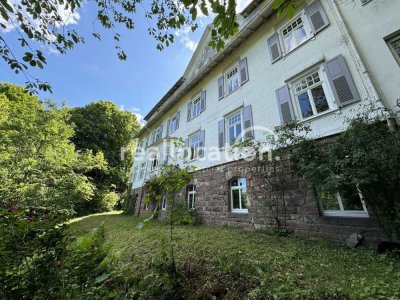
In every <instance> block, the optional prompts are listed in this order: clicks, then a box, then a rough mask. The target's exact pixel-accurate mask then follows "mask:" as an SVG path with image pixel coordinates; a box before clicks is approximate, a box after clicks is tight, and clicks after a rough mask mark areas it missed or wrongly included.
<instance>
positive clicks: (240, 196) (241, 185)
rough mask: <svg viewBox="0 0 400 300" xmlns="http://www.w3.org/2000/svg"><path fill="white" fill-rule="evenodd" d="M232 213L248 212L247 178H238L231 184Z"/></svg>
mask: <svg viewBox="0 0 400 300" xmlns="http://www.w3.org/2000/svg"><path fill="white" fill-rule="evenodd" d="M230 189H231V207H232V212H243V213H247V212H248V209H247V207H248V201H247V189H246V178H236V179H234V180H231V182H230Z"/></svg>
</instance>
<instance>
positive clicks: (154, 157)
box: [150, 154, 158, 172]
mask: <svg viewBox="0 0 400 300" xmlns="http://www.w3.org/2000/svg"><path fill="white" fill-rule="evenodd" d="M157 168H158V156H157V154H153V155H152V157H151V160H150V171H151V172H153V171H155V170H157Z"/></svg>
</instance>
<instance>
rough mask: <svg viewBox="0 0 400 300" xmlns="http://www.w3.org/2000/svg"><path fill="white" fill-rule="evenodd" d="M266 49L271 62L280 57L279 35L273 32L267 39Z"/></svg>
mask: <svg viewBox="0 0 400 300" xmlns="http://www.w3.org/2000/svg"><path fill="white" fill-rule="evenodd" d="M267 43H268V50H269V54H270V57H271V63H274V62H276V61H277V60H278V59H280V58H281V57H282V51H281V46H280V44H279V35H278V33H277V32H275V33H274V34H273V35H272V36H271V37H270V38H269V39H268V40H267Z"/></svg>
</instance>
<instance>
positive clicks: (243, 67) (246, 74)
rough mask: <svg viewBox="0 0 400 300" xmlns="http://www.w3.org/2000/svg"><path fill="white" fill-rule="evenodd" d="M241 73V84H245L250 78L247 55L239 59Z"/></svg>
mask: <svg viewBox="0 0 400 300" xmlns="http://www.w3.org/2000/svg"><path fill="white" fill-rule="evenodd" d="M239 74H240V84H244V83H245V82H247V81H248V80H249V72H248V68H247V57H245V58H243V59H241V60H240V61H239Z"/></svg>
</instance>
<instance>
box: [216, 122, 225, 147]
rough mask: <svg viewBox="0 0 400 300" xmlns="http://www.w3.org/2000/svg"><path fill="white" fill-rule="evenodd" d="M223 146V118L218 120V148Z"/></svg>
mask: <svg viewBox="0 0 400 300" xmlns="http://www.w3.org/2000/svg"><path fill="white" fill-rule="evenodd" d="M224 146H225V119H222V120H220V121H218V147H219V149H222V148H224Z"/></svg>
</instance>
